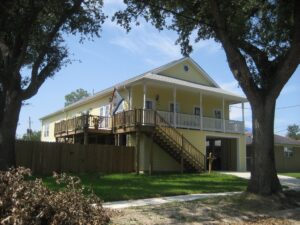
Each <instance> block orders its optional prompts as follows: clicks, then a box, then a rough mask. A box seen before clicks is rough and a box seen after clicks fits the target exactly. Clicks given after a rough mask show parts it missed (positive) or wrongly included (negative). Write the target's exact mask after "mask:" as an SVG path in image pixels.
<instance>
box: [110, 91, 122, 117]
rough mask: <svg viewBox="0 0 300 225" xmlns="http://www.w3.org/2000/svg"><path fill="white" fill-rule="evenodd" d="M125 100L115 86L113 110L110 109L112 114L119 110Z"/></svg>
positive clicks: (112, 100)
mask: <svg viewBox="0 0 300 225" xmlns="http://www.w3.org/2000/svg"><path fill="white" fill-rule="evenodd" d="M123 101H124V98H122V96H121V95H120V94H119V92H118V91H117V89H116V88H115V89H114V92H113V95H112V99H111V110H110V113H111V115H114V114H115V113H116V112H117V110H118V109H119V107H120V105H121V104H122V102H123Z"/></svg>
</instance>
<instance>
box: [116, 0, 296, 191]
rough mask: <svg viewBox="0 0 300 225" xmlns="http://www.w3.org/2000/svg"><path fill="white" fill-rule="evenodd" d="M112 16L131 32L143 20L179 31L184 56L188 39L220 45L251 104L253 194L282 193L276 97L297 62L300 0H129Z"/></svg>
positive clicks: (189, 46) (186, 52)
mask: <svg viewBox="0 0 300 225" xmlns="http://www.w3.org/2000/svg"><path fill="white" fill-rule="evenodd" d="M124 2H125V4H126V8H125V9H124V10H121V11H118V12H117V13H116V14H115V15H114V18H113V19H114V20H116V21H117V23H119V24H120V25H122V26H123V27H124V28H125V29H127V31H129V30H130V28H131V26H132V22H135V23H137V24H139V18H144V19H145V20H146V21H149V22H151V23H152V24H153V25H154V26H155V27H156V28H158V29H159V30H161V29H171V30H174V31H176V32H177V33H178V36H179V37H178V39H177V41H176V43H177V44H180V45H181V50H182V53H183V54H184V55H188V54H189V53H190V52H191V51H192V45H191V44H190V39H191V38H192V37H193V35H195V36H196V38H195V41H196V42H198V41H199V40H205V39H214V40H215V41H216V42H219V43H221V45H222V47H223V49H224V51H225V54H226V57H227V61H228V64H229V67H230V69H231V71H232V73H233V76H234V78H235V79H236V80H237V81H238V82H239V85H240V87H241V88H242V90H243V91H244V93H245V94H246V96H247V98H248V100H249V103H250V105H251V108H252V121H253V122H252V124H253V139H254V141H253V143H254V156H253V165H254V166H253V169H252V171H251V179H250V181H249V183H248V188H247V190H248V191H249V192H253V193H258V194H263V195H268V194H272V193H278V192H281V190H282V189H281V185H280V183H279V180H278V177H277V173H276V168H275V160H274V136H273V135H274V112H275V105H276V99H277V97H278V96H279V94H280V92H281V90H282V88H283V87H284V85H285V84H286V83H287V81H288V80H289V79H290V77H291V76H292V74H293V73H294V71H295V70H296V68H297V66H298V64H299V58H300V57H299V56H300V13H299V12H300V2H299V1H297V0H291V1H283V0H275V1H266V0H250V1H244V0H226V1H222V0H194V1H179V0H144V1H139V0H126V1H124Z"/></svg>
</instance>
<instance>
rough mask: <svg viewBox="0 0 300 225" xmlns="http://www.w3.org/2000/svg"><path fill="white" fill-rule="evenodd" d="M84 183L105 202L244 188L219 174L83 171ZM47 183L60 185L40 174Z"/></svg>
mask: <svg viewBox="0 0 300 225" xmlns="http://www.w3.org/2000/svg"><path fill="white" fill-rule="evenodd" d="M79 177H80V178H81V180H82V183H83V185H86V186H89V187H91V188H92V189H93V190H94V192H95V194H96V195H98V196H99V197H100V198H101V199H103V200H104V201H117V200H128V199H140V198H150V197H160V196H172V195H182V194H192V193H214V192H227V191H244V190H245V189H246V185H247V180H245V179H242V178H238V177H235V176H230V175H224V174H219V173H212V174H207V173H203V174H183V175H181V174H161V175H152V176H149V175H146V174H142V175H136V174H111V175H99V174H82V175H79ZM43 182H44V183H45V185H46V186H48V187H49V188H51V189H53V190H57V189H59V188H61V187H60V186H58V185H57V184H56V183H55V181H54V179H53V178H52V177H43Z"/></svg>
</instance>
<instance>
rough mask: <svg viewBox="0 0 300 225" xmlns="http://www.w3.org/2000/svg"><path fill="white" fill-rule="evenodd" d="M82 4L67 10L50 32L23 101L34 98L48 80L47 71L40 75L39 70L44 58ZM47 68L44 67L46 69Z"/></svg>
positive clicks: (24, 92) (76, 3)
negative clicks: (60, 31) (67, 21)
mask: <svg viewBox="0 0 300 225" xmlns="http://www.w3.org/2000/svg"><path fill="white" fill-rule="evenodd" d="M82 2H83V0H77V1H76V2H75V3H74V5H73V6H72V8H71V9H68V10H65V12H63V13H62V15H61V17H60V19H59V20H58V21H57V23H56V24H55V25H54V27H53V29H52V30H51V31H50V32H49V34H48V35H47V37H46V38H45V41H44V45H43V46H42V48H41V50H40V52H39V55H38V57H37V59H36V60H35V62H34V64H33V66H32V70H31V81H30V84H29V86H28V87H27V88H26V89H25V90H23V93H22V98H24V99H23V100H25V99H27V98H29V97H30V96H33V95H34V94H35V93H36V92H37V90H38V88H39V87H40V86H41V84H42V83H43V82H44V81H45V79H46V78H47V76H48V74H46V72H47V70H42V71H41V72H40V73H39V68H40V66H41V64H42V62H43V61H44V58H45V56H46V54H47V52H48V51H47V50H48V48H49V46H50V45H51V43H52V42H53V40H54V39H55V37H56V35H57V33H58V31H59V30H60V28H61V27H62V25H63V24H64V23H65V21H66V20H67V19H68V18H69V17H70V16H71V15H73V13H74V12H76V10H78V8H79V7H80V5H81V3H82ZM48 65H49V64H48ZM48 65H47V66H48ZM47 66H46V67H47ZM46 67H44V69H45V68H46ZM34 89H36V90H34Z"/></svg>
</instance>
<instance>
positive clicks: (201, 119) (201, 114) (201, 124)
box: [200, 92, 203, 130]
mask: <svg viewBox="0 0 300 225" xmlns="http://www.w3.org/2000/svg"><path fill="white" fill-rule="evenodd" d="M202 105H203V104H202V93H201V92H200V129H201V130H203V108H202Z"/></svg>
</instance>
